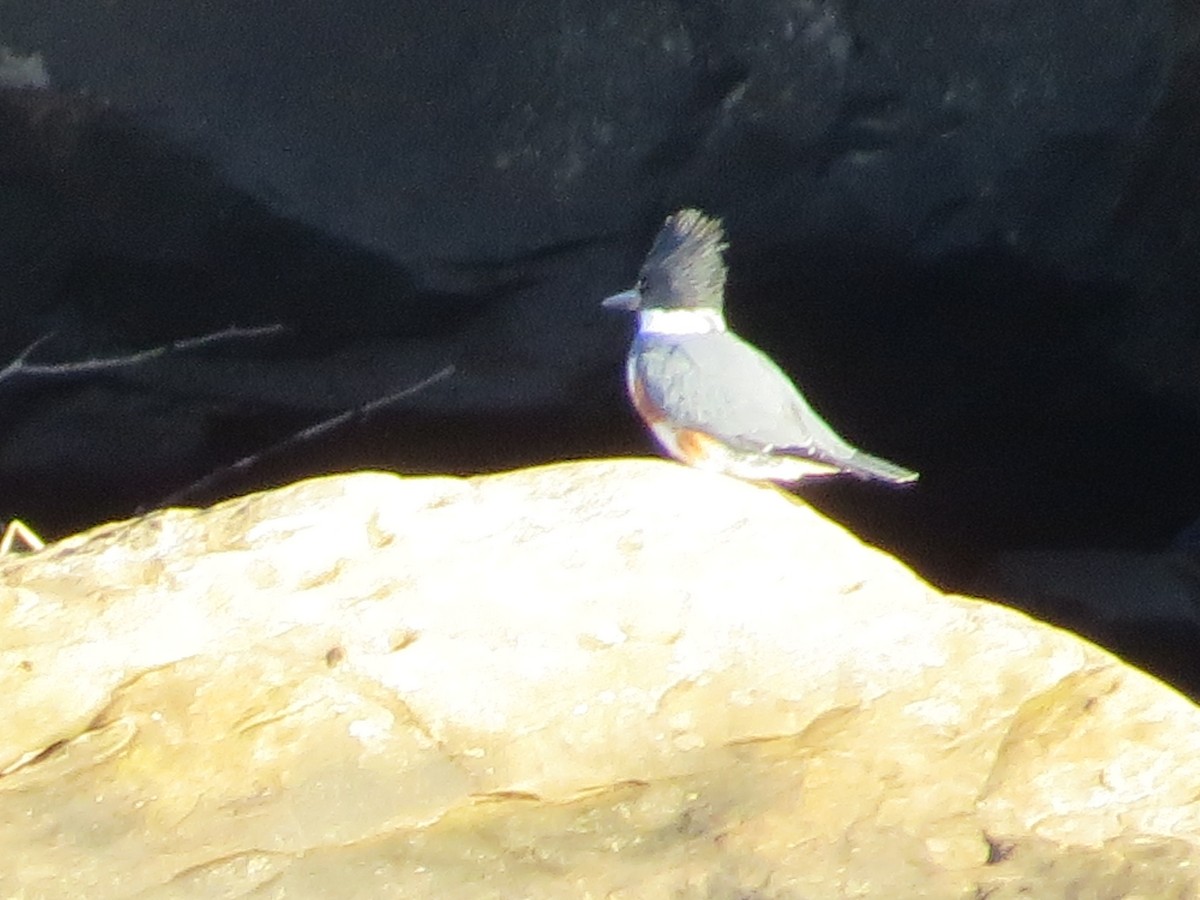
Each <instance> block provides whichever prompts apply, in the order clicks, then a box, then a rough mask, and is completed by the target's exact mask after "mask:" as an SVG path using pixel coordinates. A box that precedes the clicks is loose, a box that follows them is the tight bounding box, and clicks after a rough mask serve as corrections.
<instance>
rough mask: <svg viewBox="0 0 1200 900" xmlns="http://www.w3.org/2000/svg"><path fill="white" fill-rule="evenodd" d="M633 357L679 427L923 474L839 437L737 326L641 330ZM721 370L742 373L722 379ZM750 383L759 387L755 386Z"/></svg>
mask: <svg viewBox="0 0 1200 900" xmlns="http://www.w3.org/2000/svg"><path fill="white" fill-rule="evenodd" d="M630 360H631V364H632V365H633V366H635V367H636V371H637V376H638V378H639V379H640V381H641V384H642V389H643V390H644V391H645V392H646V394H647V396H648V397H649V399H650V400H651V402H653V403H654V404H655V405H656V406H658V407H660V408H661V409H662V410H663V412H664V413H665V414H666V416H667V418H668V419H669V420H670V421H671V422H672V423H673V424H674V425H676V426H680V427H683V428H691V429H695V430H697V431H703V432H704V433H706V434H710V435H712V436H713V437H715V438H718V439H719V440H721V442H722V443H724V444H726V445H727V446H729V447H731V448H733V449H734V450H738V451H741V452H743V453H752V454H760V453H766V454H786V455H788V456H803V457H807V458H809V459H813V460H816V461H818V462H824V463H829V464H830V465H831V466H834V467H836V468H838V469H841V470H842V471H845V472H849V473H851V474H854V475H858V476H859V477H862V478H878V479H882V480H884V481H891V482H895V483H898V484H899V483H904V482H908V481H914V480H916V478H917V473H916V472H913V471H910V470H909V469H905V468H903V467H902V466H898V465H895V464H894V463H890V462H888V461H887V460H885V459H880V458H878V457H875V456H871V455H870V454H867V453H863V452H862V451H861V450H858V449H857V448H855V447H853V446H851V445H850V444H848V443H847V442H846V441H845V440H843V439H842V438H841V437H839V436H838V434H837V432H835V431H834V430H833V429H832V428H830V427H829V425H827V424H826V423H825V421H824V420H823V419H822V418H821V417H820V416H819V415H817V413H816V411H815V410H814V409H813V408H812V407H811V406H810V405H809V404H808V402H807V401H806V400H805V399H804V397H803V396H802V395H801V393H800V391H799V390H798V389H797V388H796V386H795V384H793V383H792V380H791V379H790V378H788V377H787V374H786V373H784V372H783V370H781V369H780V368H779V367H778V366H777V365H775V363H773V362H772V361H771V359H770V357H768V356H767V355H766V354H765V353H763V352H762V351H761V350H759V349H758V348H757V347H754V346H753V345H751V344H748V343H746V342H745V341H743V340H742V339H741V338H739V337H738V336H737V335H735V334H733V333H732V332H728V331H725V332H711V333H709V334H692V335H681V336H672V337H666V336H663V335H653V334H652V335H641V334H639V335H638V336H637V337H636V338H634V345H633V347H632V348H631V351H630ZM721 372H737V373H739V377H738V378H736V379H727V378H721V377H719V373H721ZM714 373H716V374H717V376H718V377H714ZM748 385H753V386H754V387H755V388H756V389H755V390H753V391H747V390H746V387H747V386H748Z"/></svg>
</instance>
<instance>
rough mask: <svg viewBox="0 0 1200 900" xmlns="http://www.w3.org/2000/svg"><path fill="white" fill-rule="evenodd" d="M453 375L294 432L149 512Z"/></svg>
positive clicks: (437, 375) (439, 375)
mask: <svg viewBox="0 0 1200 900" xmlns="http://www.w3.org/2000/svg"><path fill="white" fill-rule="evenodd" d="M453 374H454V366H452V365H450V366H446V367H445V368H443V369H440V370H439V371H437V372H434V373H433V374H432V375H430V376H429V377H427V378H424V379H422V380H421V381H418V382H417V383H416V384H414V385H410V386H409V387H406V388H404V389H403V390H399V391H396V392H395V393H393V394H388V395H387V396H386V397H380V398H378V399H376V400H371V401H368V402H367V403H364V404H362V405H361V406H356V407H354V408H353V409H349V410H346V411H345V412H341V413H338V414H337V415H336V416H333V417H331V418H328V419H323V420H321V421H320V422H318V423H317V424H315V425H310V426H309V427H308V428H305V429H302V430H301V431H297V432H296V433H295V434H291V435H289V436H288V437H286V438H284V439H283V440H282V441H279V442H278V443H275V444H272V445H271V446H269V447H267V448H266V449H265V450H260V451H259V452H257V453H252V454H250V455H249V456H243V457H242V458H241V459H239V460H237V461H236V462H232V463H230V464H229V465H227V466H223V467H221V468H220V469H217V470H216V471H215V472H211V473H210V474H208V475H205V476H204V477H203V478H201V479H200V480H199V481H194V482H192V483H191V484H189V485H188V486H187V487H185V488H182V489H181V490H178V491H176V492H175V493H173V494H171V495H170V496H167V497H164V498H163V499H162V500H160V501H158V502H157V503H155V504H154V507H153V508H155V509H157V508H160V507H164V506H173V505H174V504H176V503H179V502H180V501H181V500H183V499H185V498H186V497H188V496H190V495H192V494H195V493H197V492H199V491H202V490H205V489H207V488H210V487H212V486H213V485H214V484H217V483H218V482H220V481H222V480H223V479H224V478H226V477H227V476H228V475H229V474H230V473H231V472H244V471H246V470H247V469H249V468H251V467H252V466H256V465H258V464H259V463H260V462H262V461H263V460H265V459H270V458H272V457H274V456H278V455H279V454H280V453H283V452H284V451H286V450H290V449H291V448H292V447H295V446H296V445H298V444H302V443H304V442H305V441H311V440H312V439H313V438H316V437H319V436H320V435H322V434H327V433H328V432H330V431H333V430H335V429H337V428H340V427H341V426H342V425H345V424H346V423H347V422H350V421H352V420H354V419H365V418H366V417H367V416H369V415H371V414H372V413H374V412H376V411H377V410H380V409H383V408H384V407H385V406H390V405H391V404H393V403H396V402H398V401H400V400H403V399H405V398H406V397H411V396H412V395H413V394H416V393H418V392H420V391H423V390H425V389H426V388H427V387H430V386H432V385H434V384H437V383H438V382H439V381H444V380H445V379H447V378H449V377H450V376H451V375H453Z"/></svg>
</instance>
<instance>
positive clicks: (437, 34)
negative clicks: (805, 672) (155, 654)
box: [0, 0, 1200, 586]
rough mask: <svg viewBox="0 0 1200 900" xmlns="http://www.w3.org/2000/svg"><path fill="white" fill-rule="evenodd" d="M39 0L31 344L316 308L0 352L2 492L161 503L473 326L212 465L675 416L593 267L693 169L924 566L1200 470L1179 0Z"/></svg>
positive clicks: (771, 345)
mask: <svg viewBox="0 0 1200 900" xmlns="http://www.w3.org/2000/svg"><path fill="white" fill-rule="evenodd" d="M20 7H21V8H17V9H6V11H5V22H4V25H3V28H4V29H5V30H4V31H3V32H0V46H3V47H5V48H8V49H7V50H5V53H4V55H3V56H2V57H0V183H3V185H4V187H5V190H4V191H2V192H0V204H2V207H0V212H2V214H3V217H4V222H5V227H4V228H3V229H0V297H2V298H3V302H4V315H5V329H4V331H3V334H2V335H0V358H2V359H4V360H11V359H14V358H16V357H17V355H18V354H19V353H20V352H21V350H22V348H24V347H26V346H27V345H28V344H29V343H30V342H31V341H33V340H34V339H36V338H38V337H40V336H42V335H44V334H47V333H48V332H54V337H53V338H52V339H50V340H48V341H46V342H45V343H44V344H42V345H41V346H39V348H38V349H37V351H36V352H35V355H34V357H32V359H36V360H37V361H40V362H53V361H57V360H63V361H68V360H70V361H74V360H80V359H89V358H96V357H104V356H109V355H114V354H124V353H130V352H133V351H137V350H141V349H145V348H147V347H154V346H162V345H166V344H169V343H171V342H172V341H176V340H180V339H184V338H189V337H193V336H196V335H201V334H205V333H210V332H215V331H219V330H221V329H224V328H227V327H229V326H230V325H239V326H253V325H263V324H280V325H282V326H284V329H285V330H284V332H283V333H281V334H277V335H275V336H273V337H270V338H264V339H249V340H231V341H226V342H219V343H215V344H213V345H210V346H206V347H203V348H200V349H195V350H189V351H180V352H175V353H167V354H164V355H162V356H159V357H156V358H154V359H152V360H148V361H145V362H142V363H140V364H138V365H130V366H124V367H120V368H115V369H111V370H108V371H105V372H104V373H100V374H89V375H81V374H76V373H67V372H60V373H40V374H36V375H34V374H29V373H26V374H22V373H16V374H12V375H9V376H7V377H6V378H5V379H4V380H0V421H2V422H3V426H4V427H3V432H2V433H0V502H2V503H3V509H2V510H0V511H3V512H4V513H5V514H15V515H21V516H24V517H26V518H28V519H30V520H31V521H32V522H33V523H34V524H35V525H41V526H42V527H43V528H45V529H46V530H47V531H49V532H51V533H54V532H57V531H60V530H63V529H67V528H73V527H78V526H81V525H85V524H88V523H90V522H92V521H95V520H97V519H100V518H104V517H110V516H114V515H120V514H125V513H128V512H130V511H132V510H133V509H134V508H136V507H138V506H143V505H152V504H153V503H154V502H155V501H156V500H158V499H160V498H162V497H163V496H166V495H168V494H170V493H172V492H174V491H176V490H178V489H179V488H181V487H184V486H186V485H187V484H188V483H190V482H191V481H193V480H194V479H196V478H199V477H201V476H203V475H205V474H207V473H208V472H210V471H212V470H213V469H215V468H218V467H220V466H221V465H224V464H228V463H230V462H232V461H233V460H236V459H238V458H239V457H240V456H243V455H244V454H247V453H252V452H255V451H258V450H261V449H262V448H264V447H265V446H269V445H271V444H272V443H273V442H275V441H277V440H280V439H282V438H284V437H286V436H287V435H289V434H292V433H294V432H296V431H297V430H299V429H301V428H304V427H306V426H308V425H310V424H312V423H313V422H316V421H318V420H321V419H323V418H325V417H328V416H332V415H335V414H337V413H339V412H341V411H344V410H346V409H350V408H353V407H355V406H357V405H359V404H363V403H366V402H369V401H371V400H373V399H375V398H378V397H380V396H384V395H386V394H388V393H391V392H393V391H396V390H398V389H399V388H401V387H403V386H405V385H406V384H413V383H416V382H418V381H419V380H420V379H421V378H424V377H425V376H427V375H429V374H430V373H432V372H434V371H437V370H438V369H440V368H441V367H443V366H445V365H447V364H453V365H454V366H455V374H454V375H453V376H452V377H450V378H448V379H446V380H444V381H443V382H440V383H439V384H437V385H435V386H433V387H431V388H429V389H428V390H425V391H422V392H420V393H418V394H416V395H415V396H413V397H411V398H408V399H406V400H404V401H403V402H400V403H398V404H397V405H396V406H394V407H392V408H389V409H388V410H385V411H382V412H379V413H377V414H375V415H373V416H372V417H371V418H370V420H368V421H367V422H365V423H353V424H352V425H351V426H349V427H346V428H342V429H339V430H338V431H337V432H336V433H334V434H332V435H326V436H324V437H322V438H319V439H316V440H314V441H311V442H309V443H306V444H302V445H300V446H296V447H293V448H291V449H290V450H289V451H287V452H286V453H283V454H281V455H280V456H279V457H278V458H276V459H273V460H267V461H265V462H263V463H260V464H256V465H255V466H253V467H251V468H250V469H249V471H248V472H246V473H234V474H233V475H231V477H230V478H229V480H228V481H227V482H225V483H224V484H222V485H221V486H219V487H218V488H216V489H214V491H213V492H203V493H201V494H198V495H197V496H196V497H195V499H196V500H198V501H200V500H206V499H211V498H212V496H214V495H215V494H224V493H233V492H236V491H240V490H244V489H246V488H248V487H251V486H253V485H255V484H261V483H265V482H270V481H279V480H282V479H285V478H290V477H293V476H298V475H302V474H310V473H313V472H316V471H324V470H330V469H338V468H347V467H354V466H363V465H375V466H388V467H395V468H400V469H405V470H410V471H430V470H433V471H439V470H448V471H478V470H483V469H489V468H499V467H504V466H510V465H519V464H522V463H533V462H540V461H545V460H549V459H555V458H561V457H564V456H589V455H602V454H608V453H618V452H630V451H633V452H648V451H650V449H651V443H650V441H649V440H648V439H646V438H645V437H644V435H643V434H642V432H641V429H640V427H639V426H638V425H637V423H636V422H635V421H634V420H633V418H632V416H631V415H630V413H629V412H628V410H627V409H626V404H625V401H624V398H623V395H622V393H621V388H620V376H619V369H620V361H621V359H622V356H623V353H624V348H625V344H624V342H625V338H626V335H627V328H628V323H626V322H622V321H620V320H618V319H616V318H614V317H611V316H609V315H606V314H605V313H603V312H602V311H601V310H599V309H598V302H599V300H600V298H602V297H603V296H604V295H605V294H607V293H610V292H611V291H613V290H616V289H619V288H621V287H625V286H627V285H628V283H629V282H630V281H631V280H632V278H633V275H634V272H635V271H636V268H637V265H638V262H639V261H640V259H641V256H642V255H643V253H644V252H645V250H646V247H647V243H648V241H649V238H650V236H651V235H652V234H653V232H654V230H655V229H656V228H657V226H658V224H659V223H660V221H661V218H662V216H663V215H665V214H666V213H668V212H670V211H672V210H673V209H675V208H677V207H679V206H682V205H685V204H686V205H698V206H701V207H703V208H704V209H706V210H708V211H709V212H711V213H714V214H716V215H720V216H722V217H723V218H724V219H725V221H726V226H727V229H728V231H729V234H730V238H731V242H732V246H731V249H730V251H729V260H730V263H731V279H730V297H729V313H730V316H731V319H732V320H733V322H734V324H735V325H736V326H738V327H739V329H740V330H742V331H743V332H744V333H745V334H746V335H747V336H748V337H750V338H751V339H752V340H754V341H756V342H758V343H760V344H761V345H763V346H764V347H765V348H766V349H768V350H770V351H771V352H772V353H773V354H775V355H776V356H777V358H778V359H779V360H780V362H781V364H783V365H784V367H785V368H787V369H788V370H789V371H790V372H792V373H793V374H794V375H795V376H796V378H797V380H798V381H799V383H800V384H801V385H803V386H804V388H805V390H806V391H808V392H809V394H810V397H811V399H812V400H813V402H814V403H815V405H816V406H817V407H818V409H820V410H821V412H822V413H823V415H825V417H826V418H827V419H828V420H829V421H830V422H831V423H832V424H833V425H834V427H835V428H837V429H838V430H839V431H842V432H843V433H845V434H846V435H847V437H848V438H850V439H851V440H853V441H854V442H855V443H857V444H859V445H860V446H863V447H864V448H865V449H867V450H869V451H871V452H875V453H879V454H881V455H884V456H886V457H889V458H894V459H896V460H897V461H899V462H902V463H904V464H906V465H912V466H914V467H915V468H918V469H920V470H921V471H922V472H923V474H924V478H923V480H922V482H921V484H920V486H919V487H918V488H917V489H915V490H912V491H907V492H899V493H893V492H882V493H881V492H879V491H878V490H872V489H870V488H865V487H863V486H861V485H854V484H851V485H840V484H838V485H820V486H816V487H813V488H809V489H806V490H805V494H806V496H808V497H809V498H810V499H812V500H813V501H814V502H816V503H818V504H819V505H822V506H823V507H824V508H826V509H827V510H829V511H831V512H833V513H834V514H835V515H837V516H839V517H841V518H843V519H844V520H845V521H847V522H848V523H850V524H851V525H852V526H853V527H855V528H856V529H857V530H858V531H860V532H861V533H863V534H864V535H866V536H868V537H870V538H872V539H874V540H877V541H879V542H880V543H882V544H884V545H885V546H888V547H890V548H892V549H895V550H896V551H898V552H899V553H900V554H901V555H902V556H904V557H905V558H907V559H909V560H910V561H912V562H913V563H915V564H916V565H918V566H919V567H920V568H921V569H922V570H923V572H924V573H925V574H927V575H928V576H930V577H933V578H935V579H936V580H939V581H940V582H941V583H942V584H945V585H948V586H956V585H961V584H964V583H966V581H967V580H968V579H969V578H970V576H971V575H972V574H973V573H974V572H975V570H976V569H977V567H978V564H979V562H980V561H981V560H983V559H986V558H987V557H988V556H989V555H990V554H992V553H993V552H995V551H996V550H997V549H1003V548H1012V547H1022V546H1041V547H1052V546H1064V545H1082V546H1094V547H1098V546H1153V545H1157V544H1161V543H1165V542H1166V540H1167V539H1168V536H1169V535H1170V534H1171V533H1173V531H1174V530H1175V529H1177V528H1178V527H1179V526H1180V525H1181V524H1182V523H1183V522H1185V521H1189V520H1191V519H1193V518H1194V517H1195V515H1196V512H1197V509H1198V508H1200V486H1198V485H1200V481H1197V479H1195V477H1194V460H1195V459H1197V458H1200V453H1198V451H1200V428H1198V427H1197V426H1198V425H1200V422H1197V418H1198V415H1197V411H1198V410H1200V375H1198V374H1197V373H1198V372H1200V367H1198V366H1197V365H1196V364H1195V359H1200V355H1198V354H1197V353H1196V347H1197V341H1198V340H1200V312H1197V310H1198V309H1200V306H1198V305H1197V304H1196V303H1195V301H1194V296H1195V289H1194V285H1195V284H1196V281H1197V280H1198V279H1200V270H1198V269H1197V265H1198V264H1197V263H1196V260H1198V259H1200V254H1197V253H1196V252H1195V251H1196V249H1197V243H1198V242H1200V229H1198V228H1197V227H1196V226H1195V221H1194V219H1195V213H1194V210H1195V209H1196V208H1197V205H1198V204H1200V190H1197V187H1196V186H1197V185H1200V179H1197V177H1196V175H1195V172H1196V163H1195V160H1196V159H1198V158H1200V154H1198V153H1197V152H1195V151H1196V150H1197V149H1200V147H1198V145H1200V140H1197V135H1198V134H1200V132H1197V129H1196V126H1195V124H1194V123H1195V122H1196V121H1198V120H1200V119H1198V117H1197V115H1196V114H1195V109H1196V103H1197V101H1196V97H1197V96H1200V94H1198V92H1197V91H1196V84H1197V81H1198V79H1197V77H1196V73H1197V71H1200V70H1198V68H1197V66H1196V64H1195V60H1196V58H1197V57H1196V53H1195V47H1196V46H1197V41H1196V40H1195V36H1196V32H1197V29H1196V26H1195V23H1194V22H1192V21H1191V20H1189V19H1188V18H1187V17H1186V16H1177V17H1175V18H1174V19H1173V18H1172V15H1173V13H1172V8H1171V7H1170V6H1169V5H1168V4H1167V3H1166V2H1165V0H1162V2H1150V3H1141V4H1136V5H1133V6H1131V5H1130V4H1128V3H1126V2H1124V0H1083V2H1080V0H1071V2H1067V0H1053V2H1044V0H1016V2H1009V3H981V2H970V3H963V2H961V0H937V2H932V3H931V2H928V0H923V2H921V3H903V2H896V0H858V2H853V3H851V2H843V3H836V2H832V3H818V2H810V0H756V2H752V3H751V2H746V3H739V4H736V8H735V7H731V5H730V4H727V3H718V2H700V3H692V2H689V3H655V2H637V3H634V2H613V3H607V4H593V3H587V2H583V0H567V2H555V3H546V4H540V3H536V2H528V3H512V2H508V0H506V2H480V3H474V4H472V5H471V8H470V12H469V14H457V13H455V14H452V13H449V12H447V10H446V8H445V7H444V6H441V5H438V4H430V3H391V4H383V3H368V2H365V0H344V2H342V3H340V4H336V5H333V4H325V3H315V2H311V3H307V4H290V5H288V6H287V8H286V9H285V8H283V7H281V6H280V5H279V4H269V3H263V2H251V3H242V4H238V5H237V9H236V10H232V9H225V8H218V7H217V6H214V5H212V4H200V3H192V2H173V3H170V4H162V3H155V2H150V0H140V2H129V3H121V4H94V3H84V2H81V0H43V2H39V3H36V4H34V3H28V4H21V5H20ZM33 53H37V54H39V58H37V59H36V60H35V61H34V62H30V60H31V59H33V58H32V57H30V56H29V54H33ZM35 63H36V64H35ZM47 78H48V81H49V87H48V88H47V87H45V86H44V83H45V81H46V80H47ZM22 79H24V82H22ZM22 84H24V85H25V86H22Z"/></svg>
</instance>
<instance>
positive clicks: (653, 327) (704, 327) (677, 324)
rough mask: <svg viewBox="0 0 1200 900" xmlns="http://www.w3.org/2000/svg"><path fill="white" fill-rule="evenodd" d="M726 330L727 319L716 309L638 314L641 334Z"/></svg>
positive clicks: (667, 310) (650, 310)
mask: <svg viewBox="0 0 1200 900" xmlns="http://www.w3.org/2000/svg"><path fill="white" fill-rule="evenodd" d="M724 330H725V317H724V316H723V315H721V313H720V312H718V311H717V310H715V309H705V308H703V307H691V308H684V309H643V310H641V311H639V312H638V331H639V332H640V333H641V334H667V335H683V334H712V333H713V332H714V331H724Z"/></svg>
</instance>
